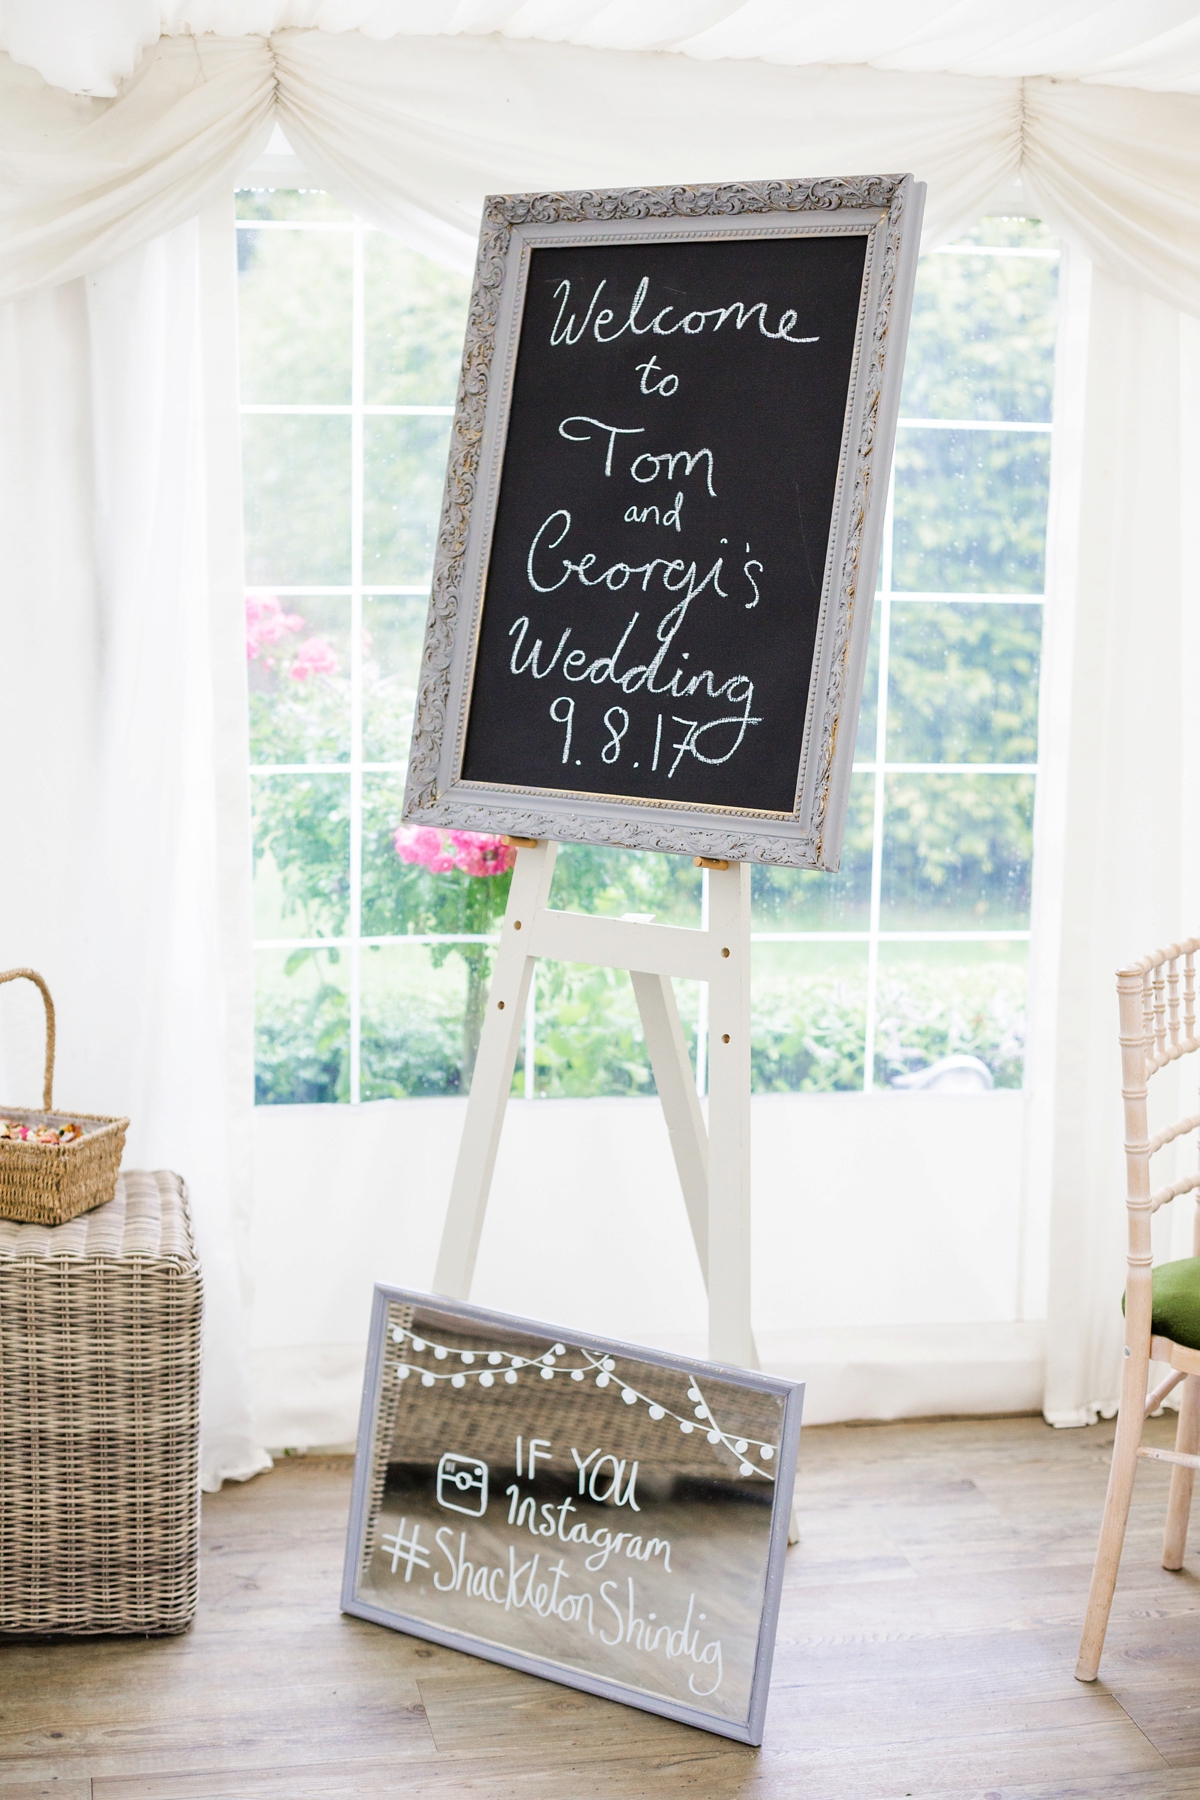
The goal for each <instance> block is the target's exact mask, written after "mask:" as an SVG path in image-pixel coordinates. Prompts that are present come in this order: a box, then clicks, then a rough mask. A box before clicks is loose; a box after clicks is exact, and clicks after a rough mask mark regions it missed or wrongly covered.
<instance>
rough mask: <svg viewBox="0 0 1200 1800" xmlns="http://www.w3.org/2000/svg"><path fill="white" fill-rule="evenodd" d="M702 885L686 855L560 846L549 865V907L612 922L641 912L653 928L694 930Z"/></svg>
mask: <svg viewBox="0 0 1200 1800" xmlns="http://www.w3.org/2000/svg"><path fill="white" fill-rule="evenodd" d="M702 887H703V880H702V876H701V872H700V870H699V869H698V868H696V866H695V864H694V863H693V861H692V859H691V857H690V856H659V855H657V854H656V853H655V852H653V851H637V850H604V849H601V848H599V847H598V846H596V845H593V844H564V845H563V846H562V848H561V849H560V850H559V853H558V861H557V862H556V863H555V865H554V880H553V882H552V884H551V888H550V900H549V904H550V905H551V906H554V907H559V908H561V909H562V911H564V912H583V913H602V914H604V915H605V916H606V917H608V918H617V919H619V918H620V917H621V916H622V914H623V913H642V914H646V915H648V916H649V917H652V918H653V919H654V921H655V922H656V923H657V924H659V925H682V926H687V927H693V928H694V927H696V926H698V925H699V923H700V895H701V891H702Z"/></svg>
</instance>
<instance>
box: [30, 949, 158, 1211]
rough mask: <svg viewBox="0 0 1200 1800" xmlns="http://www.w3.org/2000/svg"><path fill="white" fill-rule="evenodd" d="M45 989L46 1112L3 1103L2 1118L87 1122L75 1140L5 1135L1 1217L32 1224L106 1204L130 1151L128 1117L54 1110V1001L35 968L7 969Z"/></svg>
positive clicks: (41, 1122) (37, 1122) (46, 1122)
mask: <svg viewBox="0 0 1200 1800" xmlns="http://www.w3.org/2000/svg"><path fill="white" fill-rule="evenodd" d="M22 977H23V978H24V979H25V980H26V981H32V982H34V983H35V984H36V986H37V987H39V988H40V989H41V993H42V1000H43V1001H44V1003H45V1007H46V1075H45V1080H44V1082H43V1085H42V1108H43V1110H42V1111H41V1112H30V1111H28V1110H27V1109H26V1108H25V1107H21V1106H7V1107H0V1118H5V1119H17V1120H19V1121H20V1123H21V1124H22V1125H56V1126H62V1125H82V1127H83V1136H82V1137H79V1138H76V1139H75V1140H74V1142H73V1143H70V1144H26V1143H22V1142H21V1141H20V1140H19V1139H12V1138H0V1219H19V1220H20V1221H22V1222H23V1223H28V1224H32V1225H65V1224H66V1222H67V1220H68V1219H74V1218H77V1217H78V1215H79V1214H80V1213H85V1212H90V1211H91V1210H92V1208H93V1207H95V1206H103V1205H104V1204H105V1202H106V1201H109V1200H111V1199H112V1197H113V1193H114V1192H115V1190H116V1185H117V1173H118V1171H119V1169H120V1167H121V1156H122V1154H123V1152H124V1149H125V1131H126V1127H127V1126H128V1124H129V1120H128V1119H108V1118H103V1117H101V1116H99V1115H98V1114H96V1113H57V1112H55V1111H54V1110H53V1108H54V1002H53V1000H52V999H51V998H50V989H49V988H48V987H47V986H46V983H45V982H44V981H43V980H42V978H41V976H40V975H39V974H38V973H37V971H36V970H34V969H7V970H5V972H4V973H3V974H0V983H2V982H5V981H16V980H17V979H18V978H22Z"/></svg>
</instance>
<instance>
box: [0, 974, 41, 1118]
mask: <svg viewBox="0 0 1200 1800" xmlns="http://www.w3.org/2000/svg"><path fill="white" fill-rule="evenodd" d="M22 978H23V979H24V980H26V981H32V982H33V984H34V986H35V987H39V988H41V990H42V999H43V1001H44V1002H45V1006H46V1074H45V1079H44V1080H43V1082H42V1111H43V1112H53V1111H54V1002H53V1000H52V999H51V998H50V989H49V988H48V987H47V986H46V984H45V982H44V981H43V980H42V978H41V976H40V975H39V974H38V972H37V970H36V969H5V970H4V972H3V974H0V983H3V982H5V981H19V980H21V979H22Z"/></svg>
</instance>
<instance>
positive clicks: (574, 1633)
mask: <svg viewBox="0 0 1200 1800" xmlns="http://www.w3.org/2000/svg"><path fill="white" fill-rule="evenodd" d="M803 1392H804V1390H803V1387H802V1386H800V1385H798V1384H796V1383H793V1382H788V1381H780V1380H777V1379H776V1378H774V1377H773V1376H769V1375H757V1374H748V1373H746V1372H745V1371H743V1370H735V1369H729V1368H724V1367H720V1366H718V1365H714V1364H711V1363H701V1362H694V1361H691V1360H690V1359H687V1358H681V1357H670V1356H663V1355H659V1354H658V1353H657V1352H654V1351H649V1350H642V1349H637V1348H635V1347H633V1346H631V1345H628V1344H618V1343H612V1342H609V1341H608V1340H607V1339H603V1338H595V1337H579V1336H578V1335H576V1334H574V1333H571V1332H556V1331H555V1330H554V1328H553V1327H548V1326H542V1325H537V1324H533V1323H530V1322H529V1321H528V1320H523V1319H514V1318H509V1317H506V1316H504V1315H502V1314H497V1313H489V1312H484V1311H482V1310H481V1309H480V1308H478V1307H474V1306H468V1305H465V1304H460V1303H459V1302H456V1301H450V1300H444V1299H440V1298H436V1299H435V1298H433V1297H431V1296H428V1295H421V1294H413V1293H408V1292H405V1291H404V1290H401V1289H397V1288H387V1287H377V1288H376V1290H375V1307H374V1312H373V1315H372V1323H371V1341H370V1349H369V1354H368V1360H367V1375H366V1382H365V1386H364V1390H363V1407H362V1418H361V1423H360V1427H359V1439H358V1456H357V1460H356V1463H355V1470H354V1496H353V1501H352V1505H351V1514H350V1529H349V1535H348V1540H347V1547H346V1569H345V1579H344V1584H343V1592H342V1606H343V1610H344V1611H346V1612H350V1613H355V1614H357V1615H358V1616H359V1617H360V1618H364V1619H372V1620H374V1621H375V1622H376V1623H378V1624H380V1625H389V1626H392V1627H394V1628H395V1629H397V1630H400V1631H407V1632H411V1633H413V1634H415V1635H416V1636H417V1637H424V1638H429V1639H431V1640H432V1641H433V1642H435V1643H439V1644H446V1645H449V1646H450V1647H451V1648H452V1649H456V1650H465V1651H468V1652H470V1653H472V1654H474V1655H476V1656H482V1657H486V1658H488V1659H489V1660H491V1661H493V1662H499V1663H507V1664H508V1665H510V1666H511V1667H513V1668H517V1669H523V1670H525V1671H527V1672H528V1673H529V1674H533V1675H541V1676H544V1677H546V1678H547V1679H548V1680H552V1681H560V1682H563V1683H565V1684H566V1685H568V1686H570V1687H577V1688H584V1689H586V1690H588V1691H589V1692H591V1693H596V1694H602V1695H604V1696H605V1697H606V1698H608V1699H611V1700H620V1701H624V1702H625V1703H626V1704H628V1705H630V1706H638V1707H641V1708H643V1709H644V1710H645V1711H647V1712H656V1713H663V1714H665V1715H666V1716H667V1717H668V1718H672V1719H679V1720H682V1721H683V1722H684V1723H686V1724H689V1725H698V1726H701V1727H702V1728H704V1729H705V1730H708V1731H715V1732H718V1733H720V1734H721V1735H722V1736H724V1737H731V1738H737V1739H739V1740H740V1741H741V1742H743V1743H748V1744H759V1743H761V1742H762V1728H763V1715H764V1712H765V1709H766V1701H767V1687H768V1683H769V1681H770V1673H771V1658H772V1654H773V1650H774V1640H775V1624H776V1619H777V1615H778V1606H779V1585H780V1580H781V1576H782V1569H783V1556H784V1551H785V1548H786V1543H787V1527H788V1520H789V1517H790V1512H791V1501H792V1480H793V1475H794V1472H795V1466H796V1452H797V1447H798V1443H799V1435H800V1409H801V1404H802V1400H803Z"/></svg>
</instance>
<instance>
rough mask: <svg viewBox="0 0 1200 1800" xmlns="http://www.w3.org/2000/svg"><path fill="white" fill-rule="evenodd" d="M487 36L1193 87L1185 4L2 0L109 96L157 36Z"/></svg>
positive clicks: (35, 63)
mask: <svg viewBox="0 0 1200 1800" xmlns="http://www.w3.org/2000/svg"><path fill="white" fill-rule="evenodd" d="M288 27H299V28H312V27H317V28H319V29H320V30H322V31H361V32H362V33H364V35H366V36H368V37H377V38H390V37H395V36H401V35H405V34H408V35H422V36H457V35H459V34H488V33H495V34H498V35H500V36H504V37H510V38H539V39H541V40H543V41H545V42H551V43H563V44H576V45H582V46H590V47H593V48H602V49H609V50H641V51H648V52H649V51H654V52H660V53H668V54H675V55H683V56H692V57H697V58H701V59H704V60H716V59H720V58H733V59H737V60H747V59H755V58H758V59H761V60H763V61H767V62H774V63H785V64H800V63H868V64H872V65H874V66H875V67H877V68H883V69H905V70H945V71H950V72H953V73H957V74H966V75H992V76H1019V75H1056V76H1062V77H1066V78H1069V79H1074V80H1081V81H1088V82H1101V83H1104V84H1109V85H1115V86H1127V87H1140V88H1149V89H1158V90H1164V91H1174V92H1179V93H1190V94H1195V93H1200V6H1197V5H1196V4H1194V3H1193V0H1101V3H1099V4H1097V3H1096V0H1003V4H1001V3H1000V0H744V3H743V4H740V5H738V4H731V3H730V0H525V3H524V4H517V5H514V4H512V3H511V0H0V49H7V51H8V53H9V55H10V56H11V57H12V58H13V60H14V61H15V62H19V63H23V64H25V65H26V66H28V67H31V68H34V69H36V70H37V71H38V73H39V74H40V75H41V76H42V77H43V78H44V79H45V80H46V81H48V82H50V83H51V84H52V85H53V86H55V87H61V88H65V89H67V90H68V91H69V92H72V93H88V94H95V95H108V94H113V93H115V92H116V91H117V87H118V85H119V83H120V82H121V81H122V80H123V79H124V78H125V77H126V76H127V75H129V74H131V73H132V72H133V70H134V69H135V68H136V67H137V65H138V61H139V59H140V57H141V54H142V51H143V50H144V49H145V47H146V46H147V45H148V44H152V43H153V42H154V41H155V40H156V38H158V37H159V36H160V35H162V34H164V33H167V34H171V35H188V34H195V33H200V32H216V33H217V34H219V35H221V36H226V37H240V36H247V35H258V34H262V35H266V34H269V33H271V32H273V31H280V30H283V29H286V28H288Z"/></svg>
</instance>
